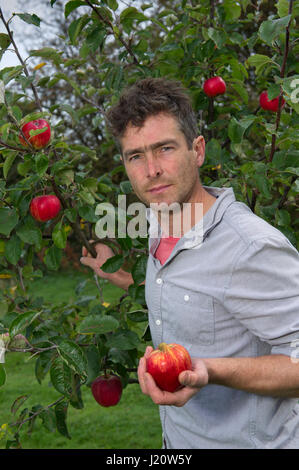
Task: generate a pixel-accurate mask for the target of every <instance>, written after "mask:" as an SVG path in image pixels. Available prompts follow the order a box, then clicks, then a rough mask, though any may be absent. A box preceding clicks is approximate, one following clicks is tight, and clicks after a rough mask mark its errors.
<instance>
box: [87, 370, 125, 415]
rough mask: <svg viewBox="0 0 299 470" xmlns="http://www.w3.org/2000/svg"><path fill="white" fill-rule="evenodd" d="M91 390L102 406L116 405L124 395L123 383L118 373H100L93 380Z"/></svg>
mask: <svg viewBox="0 0 299 470" xmlns="http://www.w3.org/2000/svg"><path fill="white" fill-rule="evenodd" d="M91 391H92V394H93V396H94V399H95V400H96V401H97V402H98V403H99V404H100V405H101V406H106V407H107V406H115V405H117V403H118V402H119V400H120V398H121V395H122V383H121V380H120V378H119V377H118V376H117V375H114V374H111V375H109V374H107V375H100V376H99V377H97V378H96V379H95V380H94V382H92V384H91Z"/></svg>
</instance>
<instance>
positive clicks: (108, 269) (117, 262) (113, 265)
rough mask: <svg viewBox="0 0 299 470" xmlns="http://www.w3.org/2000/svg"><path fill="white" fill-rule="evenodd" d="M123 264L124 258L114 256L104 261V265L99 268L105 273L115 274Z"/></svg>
mask: <svg viewBox="0 0 299 470" xmlns="http://www.w3.org/2000/svg"><path fill="white" fill-rule="evenodd" d="M123 263H124V258H123V256H122V255H114V256H112V257H111V258H109V259H107V261H105V263H104V264H103V265H102V266H101V269H102V270H103V271H104V272H105V273H115V272H116V271H118V270H119V269H120V268H121V267H122V265H123Z"/></svg>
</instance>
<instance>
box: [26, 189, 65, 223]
mask: <svg viewBox="0 0 299 470" xmlns="http://www.w3.org/2000/svg"><path fill="white" fill-rule="evenodd" d="M29 209H30V213H31V215H32V217H33V218H34V219H35V220H38V221H39V222H46V221H47V220H50V219H54V218H55V217H56V216H57V214H58V213H59V211H60V209H61V204H60V201H59V199H58V197H57V196H55V195H54V194H46V195H44V196H37V197H35V198H33V199H32V201H31V203H30V208H29Z"/></svg>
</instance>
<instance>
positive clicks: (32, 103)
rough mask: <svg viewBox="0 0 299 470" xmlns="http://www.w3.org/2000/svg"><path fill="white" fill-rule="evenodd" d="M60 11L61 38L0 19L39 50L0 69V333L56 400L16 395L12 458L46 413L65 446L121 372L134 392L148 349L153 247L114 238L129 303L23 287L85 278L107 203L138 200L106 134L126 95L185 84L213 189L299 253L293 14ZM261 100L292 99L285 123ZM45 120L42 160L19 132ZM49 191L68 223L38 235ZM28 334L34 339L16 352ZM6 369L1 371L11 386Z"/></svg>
mask: <svg viewBox="0 0 299 470" xmlns="http://www.w3.org/2000/svg"><path fill="white" fill-rule="evenodd" d="M49 3H50V5H51V7H52V9H53V12H54V11H55V29H56V30H57V34H56V37H54V39H49V38H48V37H46V36H45V35H44V33H43V31H44V29H43V21H42V19H41V18H39V17H38V16H37V15H36V14H34V13H32V12H30V14H29V13H28V12H26V11H24V12H22V13H20V12H16V15H13V17H12V18H10V19H8V18H5V17H4V16H3V14H2V12H1V18H2V22H3V24H4V25H5V31H6V32H4V33H1V34H0V46H1V51H2V53H4V52H5V51H6V50H7V49H8V48H11V49H13V50H14V51H15V53H16V54H17V55H19V56H20V53H19V48H18V44H17V42H16V41H14V36H13V35H12V31H13V24H14V18H15V16H17V17H18V18H19V19H21V20H22V21H24V24H28V23H29V24H31V25H34V26H35V28H36V37H39V41H40V45H38V47H36V48H34V49H32V50H30V51H29V52H28V57H21V56H20V57H19V59H20V65H18V66H14V67H5V68H3V69H1V70H0V80H1V96H0V97H1V100H0V102H1V104H0V106H1V107H0V145H1V147H0V167H1V169H2V175H1V180H0V276H1V278H2V283H3V285H2V293H1V309H2V310H1V313H0V328H1V330H0V333H2V334H5V333H9V341H10V342H9V343H8V344H7V348H8V349H9V350H10V351H24V352H26V354H27V355H28V354H29V355H33V356H34V358H35V359H33V360H35V361H36V368H35V375H36V379H37V381H38V382H41V381H43V380H44V378H45V377H47V378H49V379H50V380H51V382H52V384H53V386H54V388H55V389H56V390H57V392H58V393H59V394H60V395H59V398H58V400H57V403H56V402H54V403H53V404H51V406H50V407H49V406H48V404H43V405H41V408H38V409H35V408H34V407H33V408H32V409H31V410H30V409H28V408H24V407H23V406H22V405H23V402H22V399H21V398H19V399H18V397H14V398H13V400H12V401H14V400H15V399H16V400H17V401H16V402H15V403H14V406H13V411H14V417H13V420H12V422H15V421H16V417H17V420H18V426H17V427H16V426H11V429H10V434H9V436H10V437H9V438H8V439H7V440H6V446H7V447H11V446H12V447H13V446H20V445H21V436H22V429H23V428H24V423H25V422H26V423H28V422H32V423H33V422H34V419H33V418H34V417H35V416H38V415H40V416H41V417H42V418H43V422H44V425H45V427H47V426H48V427H49V426H50V424H49V423H50V422H54V423H55V426H56V427H57V429H58V431H59V432H60V433H61V434H62V435H64V436H65V437H68V434H69V430H68V428H67V410H68V408H69V407H75V408H76V409H81V408H82V407H83V406H84V403H83V400H82V394H81V389H82V387H86V386H87V387H89V386H90V384H91V383H92V380H94V378H95V377H96V376H97V375H99V374H100V373H101V372H103V371H104V370H108V369H109V370H111V371H113V372H114V373H117V374H119V375H120V376H121V378H122V381H123V385H124V387H127V386H130V383H136V367H137V364H138V358H139V357H140V356H141V355H142V354H143V351H144V348H145V346H146V344H147V343H148V342H150V334H149V330H148V326H147V310H146V304H145V299H144V287H143V286H141V285H140V283H141V282H142V281H143V280H144V276H145V267H146V258H147V256H146V254H147V240H146V239H130V238H129V237H127V238H125V239H122V238H118V236H117V234H116V237H115V239H106V240H104V241H105V243H108V244H109V245H110V246H111V247H112V248H113V249H114V251H115V256H114V257H113V258H112V259H111V261H110V262H108V263H107V264H106V265H105V267H104V269H106V270H109V271H110V272H113V271H115V270H117V269H119V267H120V266H123V267H124V268H125V269H126V270H128V271H131V272H132V275H133V279H134V283H133V284H132V285H131V286H130V288H129V291H128V293H127V294H124V295H119V296H118V297H117V298H116V299H115V302H113V303H111V304H110V305H109V306H108V307H107V306H105V305H103V285H102V283H101V281H100V280H99V279H94V282H95V284H96V287H97V295H96V296H94V298H91V299H90V298H89V299H88V298H86V296H84V295H83V294H82V292H83V287H82V286H83V285H82V284H79V285H78V287H77V293H78V294H79V295H80V294H82V298H81V300H80V299H79V300H77V301H76V302H75V303H73V302H70V303H66V304H65V303H61V304H60V305H59V306H57V305H55V307H54V306H52V305H51V304H50V305H49V304H46V303H44V300H43V299H42V298H40V299H38V298H33V297H32V295H31V294H30V292H29V288H28V287H29V285H30V283H31V282H32V281H33V280H34V279H41V278H43V276H45V275H46V274H47V273H48V272H54V273H55V272H58V271H59V269H61V266H62V265H63V263H67V262H68V260H70V259H71V257H73V260H74V263H75V265H76V263H77V267H78V261H76V259H77V260H78V257H79V256H80V251H81V247H82V245H85V246H86V247H87V248H88V249H89V251H90V252H91V253H94V251H93V247H92V245H91V244H90V243H89V240H90V239H94V238H95V233H94V229H95V224H96V222H97V216H96V215H95V209H96V206H97V204H98V203H99V202H111V203H113V204H114V205H117V197H118V196H119V195H124V194H125V195H126V196H127V204H129V203H130V202H132V201H134V200H135V196H134V194H132V191H131V185H130V183H129V182H128V181H127V177H126V175H125V172H124V168H123V166H122V165H121V164H120V157H119V154H118V150H117V148H116V146H115V143H114V142H113V140H112V138H111V136H110V135H109V134H108V133H107V130H106V128H105V123H104V113H105V110H107V109H108V108H109V107H110V106H111V105H112V104H113V103H115V102H116V100H117V98H118V96H119V94H120V93H121V91H122V89H123V88H124V87H125V86H127V85H128V84H131V83H134V82H135V81H136V80H137V79H139V78H143V77H147V76H154V77H159V76H167V77H169V78H176V79H178V80H180V81H181V82H182V83H183V84H184V85H185V86H186V88H187V89H188V90H189V93H190V96H191V98H192V102H193V105H194V109H195V112H196V114H197V117H198V130H199V133H200V134H202V135H203V136H204V137H205V139H206V142H207V145H206V161H205V165H204V167H203V168H202V169H201V170H200V176H201V180H202V182H203V184H205V185H208V186H231V187H233V189H234V191H235V194H236V198H237V199H238V200H241V201H243V202H245V203H246V204H247V205H248V206H249V207H250V208H251V209H252V211H254V212H255V213H256V214H257V215H259V216H261V217H262V218H264V219H265V220H267V221H268V222H270V223H271V224H272V225H274V226H275V227H277V228H278V229H279V230H281V231H282V232H283V233H284V234H285V235H286V236H287V237H288V239H289V240H290V242H291V243H292V244H293V245H294V246H296V247H297V248H298V240H299V238H298V155H299V148H298V145H299V143H298V135H299V134H298V127H299V122H298V112H299V105H298V102H297V101H298V100H297V89H298V85H299V70H298V67H299V65H298V63H299V62H298V51H299V43H298V29H297V28H296V19H297V17H298V12H299V9H298V3H297V2H294V1H292V0H290V1H288V0H270V1H267V2H266V1H265V2H263V1H256V0H252V1H251V0H240V1H234V0H223V1H216V0H203V1H201V2H197V1H187V0H180V1H168V0H163V1H162V0H160V1H156V2H154V3H153V4H152V3H146V2H143V1H140V2H138V4H137V3H136V2H130V3H128V2H119V3H118V2H117V0H105V1H104V0H103V1H95V0H91V1H89V0H86V1H83V0H71V1H64V2H59V1H55V0H51V1H50V2H49ZM32 61H36V62H34V64H35V65H33V64H32ZM214 75H221V76H222V78H223V79H224V80H225V82H226V84H227V91H226V93H225V94H224V95H221V96H218V97H216V98H214V99H211V98H208V97H207V96H206V95H205V94H204V93H203V90H202V86H203V83H204V81H205V80H206V79H207V78H209V77H211V76H214ZM297 80H298V81H297ZM296 87H297V88H296ZM264 89H267V90H268V95H269V98H270V99H271V98H274V97H276V96H279V95H280V96H281V97H282V96H283V97H284V99H285V100H286V105H285V106H284V107H282V106H281V100H280V108H279V111H278V113H270V112H268V111H264V110H262V109H261V108H260V107H259V95H260V93H261V92H262V91H263V90H264ZM298 94H299V92H298ZM37 117H45V118H46V119H48V120H49V121H50V122H51V126H52V131H53V138H52V141H51V145H50V146H49V147H47V148H46V149H44V150H42V151H34V149H31V148H27V149H24V148H23V147H21V146H20V143H19V140H18V135H19V133H20V128H21V126H22V124H23V123H24V122H28V121H30V120H32V119H35V118H37ZM0 172H1V170H0ZM47 193H55V194H56V195H57V196H58V197H59V198H60V200H61V203H62V206H63V210H62V211H61V213H60V214H59V217H58V218H57V219H55V220H51V221H49V222H47V223H44V224H43V223H38V222H36V221H35V220H34V219H32V217H31V216H30V213H29V204H30V201H31V199H32V198H33V197H34V196H36V195H39V194H47ZM128 220H129V218H128ZM7 280H9V281H10V282H11V283H10V284H9V285H8V283H7ZM17 334H22V335H23V336H24V337H25V338H26V341H25V343H23V344H21V345H20V344H17V346H16V344H14V343H13V341H14V338H15V336H16V335H17ZM6 369H7V368H6V367H5V365H3V364H2V365H1V364H0V386H3V387H5V382H6V375H7V374H9V370H6ZM4 389H5V388H3V390H4ZM20 396H22V395H21V394H20ZM33 415H34V416H33ZM32 416H33V418H32ZM53 420H54V421H53ZM16 429H18V430H17V431H16Z"/></svg>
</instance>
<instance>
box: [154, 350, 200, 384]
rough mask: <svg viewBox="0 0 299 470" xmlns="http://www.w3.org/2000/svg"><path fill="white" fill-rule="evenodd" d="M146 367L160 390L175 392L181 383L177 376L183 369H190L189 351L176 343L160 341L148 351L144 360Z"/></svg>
mask: <svg viewBox="0 0 299 470" xmlns="http://www.w3.org/2000/svg"><path fill="white" fill-rule="evenodd" d="M146 369H147V372H149V373H150V374H151V375H152V376H153V378H154V380H155V382H156V383H157V385H158V386H159V387H160V388H161V390H165V391H167V392H175V391H176V390H177V389H178V388H179V387H181V384H180V382H179V380H178V377H179V375H180V373H181V372H183V371H184V370H191V369H192V362H191V357H190V354H189V352H188V351H187V349H186V348H184V346H182V345H180V344H176V343H170V344H166V343H161V344H159V346H158V348H157V349H155V350H154V351H152V352H151V353H150V355H149V356H148V358H147V360H146Z"/></svg>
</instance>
